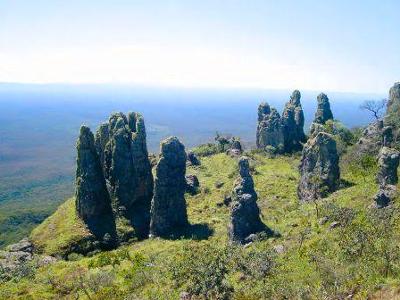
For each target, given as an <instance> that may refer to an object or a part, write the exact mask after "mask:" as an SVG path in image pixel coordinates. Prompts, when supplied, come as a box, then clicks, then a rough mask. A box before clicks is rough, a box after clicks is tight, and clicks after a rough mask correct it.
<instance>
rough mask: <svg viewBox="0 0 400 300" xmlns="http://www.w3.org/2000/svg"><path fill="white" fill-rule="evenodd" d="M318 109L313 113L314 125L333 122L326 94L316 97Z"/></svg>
mask: <svg viewBox="0 0 400 300" xmlns="http://www.w3.org/2000/svg"><path fill="white" fill-rule="evenodd" d="M317 101H318V107H317V111H316V112H315V117H314V123H318V124H325V123H326V121H328V120H333V114H332V111H331V105H330V103H329V98H328V96H327V95H326V94H324V93H321V94H319V95H318V97H317Z"/></svg>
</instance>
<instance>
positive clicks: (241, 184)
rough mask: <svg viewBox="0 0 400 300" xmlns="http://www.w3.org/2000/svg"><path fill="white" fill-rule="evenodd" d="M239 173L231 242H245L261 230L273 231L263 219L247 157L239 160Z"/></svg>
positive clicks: (231, 209) (233, 197)
mask: <svg viewBox="0 0 400 300" xmlns="http://www.w3.org/2000/svg"><path fill="white" fill-rule="evenodd" d="M239 174H240V177H239V178H238V179H237V181H236V183H235V187H234V188H233V191H232V204H231V208H230V213H231V217H230V224H229V228H228V234H229V239H230V241H231V242H237V243H244V242H245V240H246V238H247V237H248V236H249V235H251V234H255V233H258V232H261V231H267V232H268V233H271V230H269V229H268V228H267V227H266V226H265V225H264V224H263V222H262V221H261V218H260V209H259V208H258V205H257V193H256V192H255V190H254V182H253V178H252V176H251V175H250V168H249V161H248V159H247V158H246V157H242V158H240V160H239Z"/></svg>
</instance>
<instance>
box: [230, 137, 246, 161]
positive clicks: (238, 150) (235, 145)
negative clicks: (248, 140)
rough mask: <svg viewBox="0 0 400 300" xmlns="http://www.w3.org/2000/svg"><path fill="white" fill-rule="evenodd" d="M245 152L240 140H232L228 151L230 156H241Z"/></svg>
mask: <svg viewBox="0 0 400 300" xmlns="http://www.w3.org/2000/svg"><path fill="white" fill-rule="evenodd" d="M242 152H243V148H242V144H241V143H240V140H239V139H237V138H232V140H231V148H230V149H229V150H228V151H227V154H228V155H231V156H233V157H237V156H240V155H241V154H242Z"/></svg>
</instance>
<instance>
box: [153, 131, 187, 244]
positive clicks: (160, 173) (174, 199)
mask: <svg viewBox="0 0 400 300" xmlns="http://www.w3.org/2000/svg"><path fill="white" fill-rule="evenodd" d="M160 152H161V154H160V158H159V161H158V164H157V167H156V178H155V181H154V196H153V199H152V202H151V223H150V236H168V235H170V234H173V233H174V232H175V231H176V230H179V229H181V228H183V227H185V226H187V225H188V224H189V222H188V219H187V212H186V200H185V190H186V179H185V172H186V152H185V147H184V145H183V144H182V143H181V142H180V141H179V140H178V138H176V137H170V138H168V139H166V140H164V141H162V142H161V151H160Z"/></svg>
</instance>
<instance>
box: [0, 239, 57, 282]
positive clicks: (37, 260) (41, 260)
mask: <svg viewBox="0 0 400 300" xmlns="http://www.w3.org/2000/svg"><path fill="white" fill-rule="evenodd" d="M56 261H57V259H56V258H55V257H53V256H48V255H39V254H35V253H34V245H33V244H32V242H31V241H30V240H29V239H28V238H24V239H22V240H21V241H19V242H18V243H15V244H12V245H9V246H7V247H6V248H5V249H4V250H0V270H1V271H2V272H1V273H0V280H1V281H2V282H4V281H8V280H12V279H15V278H17V277H18V276H20V275H21V274H23V273H26V272H27V271H29V270H30V268H32V267H43V266H45V265H49V264H52V263H54V262H56Z"/></svg>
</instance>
